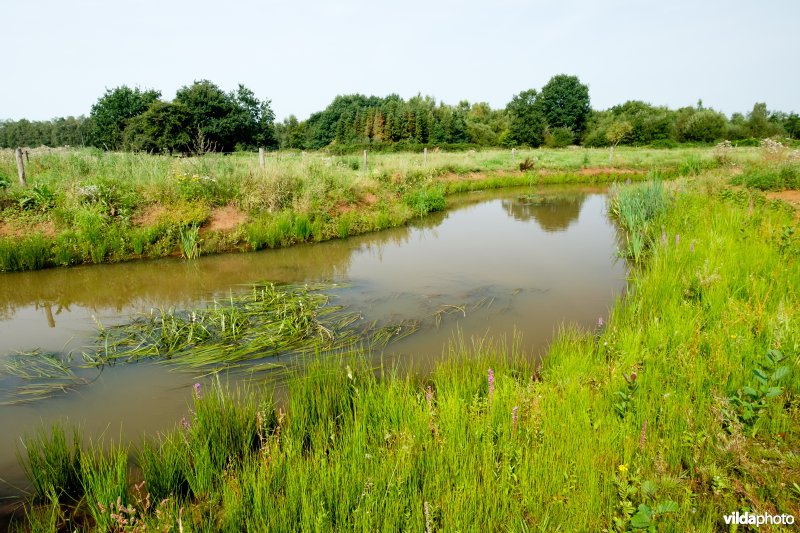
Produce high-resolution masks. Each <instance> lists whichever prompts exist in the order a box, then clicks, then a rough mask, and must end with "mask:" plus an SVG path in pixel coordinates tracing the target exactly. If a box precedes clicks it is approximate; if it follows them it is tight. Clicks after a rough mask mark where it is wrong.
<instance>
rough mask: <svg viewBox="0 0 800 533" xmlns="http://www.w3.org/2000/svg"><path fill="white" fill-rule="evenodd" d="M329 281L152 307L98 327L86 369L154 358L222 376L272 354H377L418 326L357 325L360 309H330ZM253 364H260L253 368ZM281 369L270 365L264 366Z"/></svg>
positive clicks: (406, 323) (265, 286)
mask: <svg viewBox="0 0 800 533" xmlns="http://www.w3.org/2000/svg"><path fill="white" fill-rule="evenodd" d="M333 287H335V285H332V284H323V283H319V284H315V285H308V284H306V285H275V284H273V283H263V284H255V285H253V286H252V287H251V288H250V289H249V290H244V291H241V292H237V293H234V292H231V294H230V296H229V297H228V298H227V299H226V300H214V301H213V302H210V303H209V304H207V305H206V306H204V307H201V308H198V309H190V310H181V311H176V310H173V309H169V310H155V309H154V310H151V312H150V313H149V314H144V315H141V316H139V317H137V318H135V319H133V320H132V321H130V322H127V323H124V324H119V325H115V326H111V327H108V328H105V327H103V326H102V325H100V326H99V330H98V338H97V342H96V346H95V349H94V350H93V351H91V352H89V353H85V354H84V359H85V360H86V361H87V364H88V365H89V366H90V367H102V366H105V365H113V364H116V363H119V362H135V361H140V360H145V359H155V360H157V361H159V362H163V363H166V364H170V365H173V366H177V367H181V368H186V369H190V370H203V371H207V372H220V371H222V370H233V369H236V368H239V367H245V366H246V367H247V368H248V369H250V370H251V371H252V370H253V366H252V364H253V363H254V362H257V361H258V360H260V359H264V358H267V357H271V356H276V355H287V354H294V355H297V354H313V353H315V352H320V351H325V352H333V351H340V350H346V349H348V348H350V347H352V346H354V345H357V344H363V345H364V346H365V347H369V348H374V349H381V348H383V347H385V346H386V345H388V344H389V343H390V342H394V341H396V340H399V339H402V338H403V337H405V336H407V335H410V334H412V333H414V332H415V331H417V330H418V329H419V327H420V325H421V324H420V323H419V322H417V321H411V320H406V321H403V322H399V323H393V324H379V323H377V322H373V323H369V324H367V323H360V321H361V319H362V316H361V313H360V312H358V311H354V310H350V309H347V308H345V307H343V306H339V305H335V304H334V303H333V302H332V299H333V297H332V296H331V295H330V293H329V290H330V289H332V288H333ZM256 366H258V365H256ZM279 366H280V365H276V364H274V363H269V364H268V365H267V367H268V368H270V369H274V368H278V367H279Z"/></svg>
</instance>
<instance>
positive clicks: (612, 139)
mask: <svg viewBox="0 0 800 533" xmlns="http://www.w3.org/2000/svg"><path fill="white" fill-rule="evenodd" d="M632 131H633V125H631V123H630V122H628V121H627V120H623V121H620V122H614V123H613V124H611V125H610V126H609V127H608V129H607V130H606V140H607V141H608V142H609V144H610V145H611V149H610V150H609V152H608V162H609V163H611V159H612V158H613V157H614V148H615V147H616V146H617V145H618V144H619V143H621V142H622V141H623V139H625V137H627V136H628V135H630V133H631V132H632Z"/></svg>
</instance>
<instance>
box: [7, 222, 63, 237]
mask: <svg viewBox="0 0 800 533" xmlns="http://www.w3.org/2000/svg"><path fill="white" fill-rule="evenodd" d="M36 233H41V234H43V235H44V236H45V237H47V238H49V239H52V238H53V237H55V236H56V227H55V225H54V224H53V223H52V222H49V221H48V222H39V223H38V224H34V225H32V226H16V225H13V224H9V223H7V222H0V237H14V238H16V239H19V238H22V237H28V236H30V235H35V234H36Z"/></svg>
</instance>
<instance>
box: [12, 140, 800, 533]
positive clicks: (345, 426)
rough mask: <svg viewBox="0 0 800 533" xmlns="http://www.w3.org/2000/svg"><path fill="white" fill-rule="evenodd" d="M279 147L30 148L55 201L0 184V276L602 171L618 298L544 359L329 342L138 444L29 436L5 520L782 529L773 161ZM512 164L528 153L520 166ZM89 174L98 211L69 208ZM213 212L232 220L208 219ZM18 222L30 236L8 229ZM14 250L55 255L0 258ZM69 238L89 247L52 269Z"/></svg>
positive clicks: (781, 349) (355, 223) (690, 155)
mask: <svg viewBox="0 0 800 533" xmlns="http://www.w3.org/2000/svg"><path fill="white" fill-rule="evenodd" d="M3 157H4V159H3V163H2V165H3V166H2V167H0V168H1V169H2V171H3V172H5V173H6V174H8V173H9V172H10V168H11V167H10V166H9V165H10V163H8V162H7V159H8V157H7V155H4V156H3ZM272 157H273V158H274V159H270V160H269V161H268V164H267V166H266V168H265V169H263V170H262V169H260V168H259V167H258V161H257V159H254V157H253V156H252V155H249V156H245V155H242V156H228V157H221V156H220V157H206V158H201V159H187V160H182V159H170V158H161V157H149V156H135V155H121V154H99V153H89V152H78V153H74V152H68V153H52V154H36V155H32V158H31V167H34V168H38V169H39V170H36V171H32V172H31V175H32V179H31V181H32V182H33V181H35V180H38V183H39V184H40V189H41V187H45V186H46V187H47V190H49V191H50V193H51V196H52V199H51V201H49V202H45V203H43V204H42V203H37V204H36V205H37V206H39V207H35V208H31V209H29V208H21V207H20V203H19V202H20V199H21V197H22V195H24V194H27V193H28V191H29V190H28V189H26V190H25V191H22V190H20V189H18V188H16V186H14V187H11V188H9V190H8V191H7V192H6V193H5V194H6V197H5V198H6V200H5V201H6V208H5V211H4V212H3V213H4V217H3V228H4V230H3V231H4V232H6V235H8V236H7V237H5V239H6V240H5V241H4V242H5V248H0V257H4V258H5V259H2V260H3V261H6V262H5V263H4V265H5V267H4V268H5V269H7V270H13V269H24V268H38V267H43V266H51V265H58V264H72V263H74V262H80V261H93V260H94V259H97V261H96V262H100V261H108V260H124V259H130V258H134V257H139V256H157V255H165V254H171V253H175V251H176V250H182V251H183V254H184V255H186V256H189V257H191V256H193V255H196V253H214V252H218V251H223V250H228V249H237V248H240V249H251V248H252V249H257V248H263V247H274V246H284V245H288V244H292V243H295V242H302V241H306V240H322V239H328V238H337V237H346V236H347V235H350V234H354V233H357V232H365V231H372V230H374V229H380V228H381V227H388V226H391V225H398V224H402V223H404V222H406V221H408V220H409V219H411V218H412V217H416V216H422V215H424V214H425V213H427V212H429V211H431V210H433V209H441V208H444V207H445V205H446V196H447V194H448V193H451V192H456V191H463V190H470V189H479V188H486V187H499V186H504V185H511V184H527V183H532V182H533V183H536V182H545V181H554V182H565V181H586V182H612V181H615V182H620V183H618V184H617V185H615V186H613V187H612V190H611V192H610V193H609V200H608V207H609V213H610V215H611V216H612V217H614V219H615V220H616V221H617V222H618V224H619V226H620V227H621V228H622V229H623V230H624V231H625V235H626V236H627V240H626V243H625V245H624V246H623V248H622V250H621V253H622V254H623V255H624V256H625V257H626V258H627V259H628V261H629V264H630V265H631V271H630V278H629V282H628V289H627V294H626V296H625V297H624V298H621V299H620V300H618V301H617V302H616V304H615V306H614V308H613V310H612V313H611V316H610V317H609V319H608V320H607V321H605V322H601V323H598V324H597V327H596V328H594V329H593V330H591V331H583V330H577V329H574V328H567V327H565V328H562V330H561V331H560V332H559V333H558V334H557V335H556V336H555V338H554V339H553V342H552V344H551V346H550V349H549V352H548V354H547V356H546V357H545V358H544V359H543V361H542V363H541V365H534V364H532V363H531V362H530V361H528V360H527V359H526V358H525V357H524V356H523V354H522V353H521V351H520V350H519V349H518V347H517V346H516V344H515V343H514V342H513V341H511V342H509V344H503V343H501V342H499V341H497V340H493V339H488V338H464V339H459V340H457V341H454V342H453V343H452V344H451V345H450V346H449V347H447V348H446V350H447V357H446V358H445V360H444V361H443V362H442V363H441V364H439V365H438V366H437V368H436V369H435V370H434V371H433V372H432V373H431V374H429V375H414V374H413V373H411V374H401V373H398V372H396V371H395V370H394V369H392V368H386V367H378V368H374V367H373V366H372V365H371V364H369V363H367V361H368V358H367V357H366V355H365V354H363V353H360V351H359V350H358V349H353V350H352V353H349V354H347V355H341V354H338V355H336V356H327V357H326V356H324V354H321V355H320V357H319V360H318V362H317V363H315V364H312V365H310V366H309V367H308V368H306V369H305V370H303V371H302V372H300V371H298V372H297V373H296V374H295V375H293V376H292V377H291V378H290V379H289V380H288V385H287V387H288V392H287V394H286V395H285V397H284V396H283V395H282V396H281V397H274V396H273V391H272V390H270V389H269V388H258V387H256V388H252V389H240V390H234V389H232V388H231V387H229V386H227V385H226V384H225V383H224V382H221V380H217V381H215V382H212V383H211V384H209V383H206V384H204V385H200V384H198V385H197V386H196V388H195V390H194V391H193V393H192V394H193V399H194V401H193V405H192V406H191V409H189V410H188V411H187V413H186V418H185V419H184V420H183V421H182V422H181V423H179V424H176V427H175V428H174V429H173V430H172V431H171V432H169V433H168V434H165V435H161V436H157V437H155V436H150V437H147V438H144V439H143V440H142V442H140V443H134V444H132V445H129V444H127V443H113V444H112V443H110V442H108V441H106V442H91V443H90V442H85V440H84V439H81V438H80V436H79V435H78V434H77V433H74V434H73V432H72V430H71V428H62V427H56V428H47V429H43V430H42V432H41V433H40V434H37V435H29V436H28V437H27V438H26V439H25V440H24V442H25V446H24V449H23V450H22V452H21V460H22V461H23V464H24V465H25V466H26V469H27V471H28V473H29V479H30V481H31V483H32V486H33V493H32V494H31V496H30V499H29V502H28V505H27V506H26V507H25V510H24V511H20V516H21V518H20V520H19V521H18V523H17V525H18V526H19V527H20V528H21V529H22V530H28V529H30V530H36V531H38V530H52V529H55V528H60V529H63V530H70V531H71V530H73V529H92V528H96V529H98V530H120V531H123V530H124V531H127V530H131V531H134V530H138V531H142V530H145V528H146V529H148V530H150V529H158V530H171V531H182V530H188V531H195V530H197V531H219V530H222V531H242V530H252V531H260V530H280V531H292V530H320V531H328V530H356V529H357V530H376V529H392V530H399V529H402V530H416V531H439V530H447V531H449V530H469V531H472V530H485V529H486V528H487V527H488V528H489V529H509V530H513V531H531V530H536V531H554V530H561V531H631V530H653V531H718V530H726V529H727V527H726V525H725V521H724V516H725V515H728V514H730V513H733V512H735V511H739V512H741V513H744V512H750V513H757V514H763V513H767V514H770V515H783V514H788V515H793V516H794V517H795V518H800V461H798V451H800V399H799V398H800V396H798V394H800V373H798V372H800V369H799V368H798V366H799V365H800V327H798V320H800V313H799V311H798V310H800V301H799V300H800V294H798V280H800V265H799V264H798V257H800V238H799V237H798V234H797V226H798V215H797V212H796V210H795V209H794V208H793V207H791V206H789V205H787V204H786V203H785V202H783V201H781V200H779V199H773V198H772V197H771V196H770V195H773V194H784V195H785V194H786V193H785V192H781V191H785V190H787V189H794V188H797V177H798V165H797V162H796V161H794V160H792V157H791V154H788V153H785V152H782V153H778V154H776V153H772V152H770V151H768V150H761V149H755V148H754V149H734V150H732V151H727V152H724V153H720V152H719V151H717V152H715V151H712V150H710V149H681V150H664V151H658V150H653V151H648V150H636V149H631V150H626V149H619V150H618V151H617V152H616V154H615V159H614V162H613V166H609V165H608V152H607V151H604V150H585V149H578V150H552V151H543V150H536V151H533V152H528V153H525V152H520V153H518V154H517V155H516V159H513V160H512V156H511V154H510V153H509V152H478V153H474V154H433V153H432V154H429V159H428V162H427V163H423V162H422V156H421V155H420V154H415V155H410V154H402V155H382V156H375V157H374V158H371V159H370V162H369V165H370V167H369V168H368V170H367V171H366V172H365V171H363V170H362V169H361V168H360V166H359V165H360V164H361V160H360V159H359V158H358V157H334V158H329V157H325V156H323V155H320V154H307V155H306V156H303V155H302V154H299V153H294V154H280V155H279V158H280V159H278V158H275V156H274V155H273V156H272ZM525 158H530V159H531V160H533V159H534V158H535V162H534V164H535V166H534V168H533V169H532V170H528V171H525V172H521V171H519V170H518V168H517V167H518V165H519V163H520V162H522V161H524V160H525ZM35 161H39V163H38V165H40V166H39V167H36V166H35V165H36V164H37V163H34V162H35ZM37 174H38V177H37ZM194 176H197V178H195V177H194ZM112 177H113V178H112ZM118 178H120V179H118ZM628 178H631V180H632V181H641V180H643V179H647V178H649V179H647V181H646V182H644V183H627V184H625V183H621V182H624V181H626V180H627V179H628ZM658 178H670V179H667V180H661V179H658ZM123 184H124V185H123ZM91 186H96V190H97V191H106V192H103V193H102V194H100V193H97V196H98V198H100V197H102V198H108V200H96V201H95V200H92V201H87V200H86V199H85V194H84V193H85V190H86V188H87V187H91ZM103 187H105V189H104V188H103ZM30 190H33V187H31V188H30ZM92 190H95V189H92ZM82 191H84V192H82ZM108 191H111V192H108ZM764 191H771V192H767V193H765V192H764ZM93 194H94V193H93ZM82 195H83V196H82ZM788 196H791V195H788ZM14 202H17V203H16V204H15V203H14ZM37 202H38V200H37ZM44 205H46V206H47V207H46V208H43V207H41V206H44ZM221 210H228V211H230V212H235V213H236V214H237V216H240V217H242V218H241V220H240V222H239V223H238V224H237V225H235V226H232V227H231V228H228V229H225V230H221V229H214V224H215V221H216V220H217V219H215V214H216V213H219V212H220V211H221ZM149 213H161V214H160V215H159V216H153V217H152V220H151V219H150V218H148V216H147V215H148V214H149ZM91 217H95V218H94V219H91ZM159 217H161V218H159ZM89 220H94V221H95V222H97V221H100V222H102V224H104V225H103V226H102V227H103V228H104V229H103V231H102V232H101V233H100V236H98V237H97V239H98V241H97V243H102V242H106V241H104V240H103V239H106V238H108V236H109V235H116V236H117V237H115V238H118V239H119V241H120V242H121V243H124V244H119V245H118V246H117V247H114V245H113V243H111V244H108V245H107V246H108V248H105V249H104V250H100V251H102V252H103V253H102V254H101V253H100V251H98V250H97V248H96V246H98V245H99V244H93V243H92V241H91V237H90V236H89V235H88V234H87V233H86V232H89V231H91V228H92V227H95V226H94V224H95V222H91V223H90V222H89ZM304 221H305V222H304ZM81 224H86V225H85V226H82V225H81ZM32 227H33V228H40V229H41V231H42V233H41V235H39V236H37V237H31V236H24V237H19V236H17V234H16V233H13V232H20V231H23V232H25V231H27V230H26V229H25V228H32ZM69 228H73V229H69ZM169 228H172V230H170V229H169ZM170 231H171V232H172V233H170ZM176 231H177V234H175V232H176ZM148 232H153V234H152V235H154V236H150V237H147V238H143V240H142V241H136V240H134V239H135V238H137V237H136V236H137V235H143V234H146V235H151V234H150V233H148ZM192 234H194V237H192ZM32 239H38V241H39V242H40V244H41V248H42V249H45V250H47V251H48V253H50V254H53V255H51V256H45V255H43V256H42V257H46V258H45V259H42V260H39V261H38V262H37V261H33V262H30V261H29V262H25V261H23V260H22V259H8V258H9V257H11V256H12V255H13V254H14V253H16V252H15V250H18V249H20V248H21V247H22V246H23V244H24V243H28V242H29V241H30V240H32ZM129 239H130V240H129ZM189 241H191V242H189ZM64 242H75V243H78V244H76V248H75V249H76V250H78V251H80V252H81V253H82V254H83V255H79V254H78V253H77V252H76V254H75V255H74V256H71V257H72V259H71V260H70V261H64V262H63V263H62V262H59V261H55V260H53V258H54V257H60V256H57V255H56V254H57V253H61V252H57V250H61V248H60V246H61V245H62V244H60V243H64ZM136 242H142V243H143V244H141V246H139V245H137V244H135V243H136ZM20 243H22V244H20ZM192 243H194V245H195V247H192V246H189V245H190V244H192ZM0 246H3V245H0ZM134 246H137V247H139V248H136V249H134V248H133V247H134ZM2 250H6V251H5V252H3V251H2ZM9 250H10V251H9ZM131 250H133V251H131ZM137 250H138V251H137ZM26 253H27V252H26ZM2 254H5V255H2ZM65 257H66V256H65ZM12 261H16V262H13V263H12ZM9 265H11V266H14V267H16V268H10V266H9ZM22 515H24V516H22ZM784 527H785V529H786V530H789V529H790V528H789V526H774V527H773V530H783V528H784Z"/></svg>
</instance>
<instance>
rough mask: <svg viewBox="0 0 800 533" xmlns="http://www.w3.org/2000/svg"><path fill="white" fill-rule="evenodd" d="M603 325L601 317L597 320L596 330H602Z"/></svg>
mask: <svg viewBox="0 0 800 533" xmlns="http://www.w3.org/2000/svg"><path fill="white" fill-rule="evenodd" d="M603 324H605V322H603V317H600V318H598V319H597V327H598V328H602V327H603Z"/></svg>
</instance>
